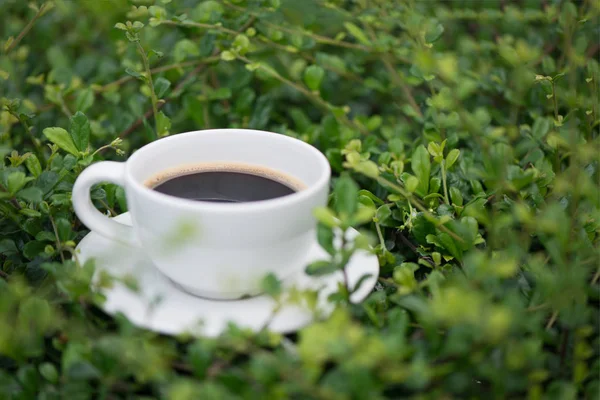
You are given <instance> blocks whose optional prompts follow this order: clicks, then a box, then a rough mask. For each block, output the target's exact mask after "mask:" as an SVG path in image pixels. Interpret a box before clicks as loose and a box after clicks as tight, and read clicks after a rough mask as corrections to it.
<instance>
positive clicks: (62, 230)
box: [56, 218, 71, 242]
mask: <svg viewBox="0 0 600 400" xmlns="http://www.w3.org/2000/svg"><path fill="white" fill-rule="evenodd" d="M56 231H57V232H58V238H59V239H60V241H61V242H66V241H67V240H69V239H71V223H70V222H69V221H68V220H67V219H65V218H57V219H56Z"/></svg>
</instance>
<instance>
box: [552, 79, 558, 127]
mask: <svg viewBox="0 0 600 400" xmlns="http://www.w3.org/2000/svg"><path fill="white" fill-rule="evenodd" d="M552 102H553V103H554V118H555V119H557V120H558V102H557V100H556V84H555V83H554V80H552Z"/></svg>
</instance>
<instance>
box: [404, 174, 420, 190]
mask: <svg viewBox="0 0 600 400" xmlns="http://www.w3.org/2000/svg"><path fill="white" fill-rule="evenodd" d="M404 185H405V186H406V190H408V191H409V192H411V193H414V192H415V190H417V187H418V186H419V180H418V179H417V178H416V177H415V176H413V175H410V176H409V177H408V178H407V179H406V182H404Z"/></svg>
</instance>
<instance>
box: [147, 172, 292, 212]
mask: <svg viewBox="0 0 600 400" xmlns="http://www.w3.org/2000/svg"><path fill="white" fill-rule="evenodd" d="M146 186H148V187H150V188H152V189H153V190H156V191H157V192H160V193H164V194H167V195H170V196H174V197H180V198H184V199H189V200H197V201H208V202H215V203H245V202H252V201H260V200H269V199H275V198H278V197H283V196H287V195H290V194H292V193H295V192H297V191H298V190H301V189H302V187H301V184H299V183H298V182H296V181H295V180H294V178H292V177H289V176H287V175H285V174H283V173H281V172H277V171H274V170H270V169H267V168H262V167H255V166H248V167H245V166H244V165H226V164H224V165H219V164H215V165H211V164H206V165H199V166H195V167H190V166H186V167H185V168H180V169H177V168H175V169H171V170H169V171H167V172H163V173H162V174H158V175H156V176H154V177H153V178H151V179H149V180H148V181H147V182H146Z"/></svg>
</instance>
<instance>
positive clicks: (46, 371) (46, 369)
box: [39, 362, 58, 383]
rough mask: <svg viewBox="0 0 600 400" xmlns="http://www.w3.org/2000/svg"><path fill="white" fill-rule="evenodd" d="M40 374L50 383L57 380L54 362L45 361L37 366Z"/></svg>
mask: <svg viewBox="0 0 600 400" xmlns="http://www.w3.org/2000/svg"><path fill="white" fill-rule="evenodd" d="M39 371H40V375H42V377H43V378H44V379H46V380H47V381H48V382H50V383H56V382H58V371H57V370H56V367H55V366H54V364H51V363H49V362H45V363H42V364H40V366H39Z"/></svg>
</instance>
